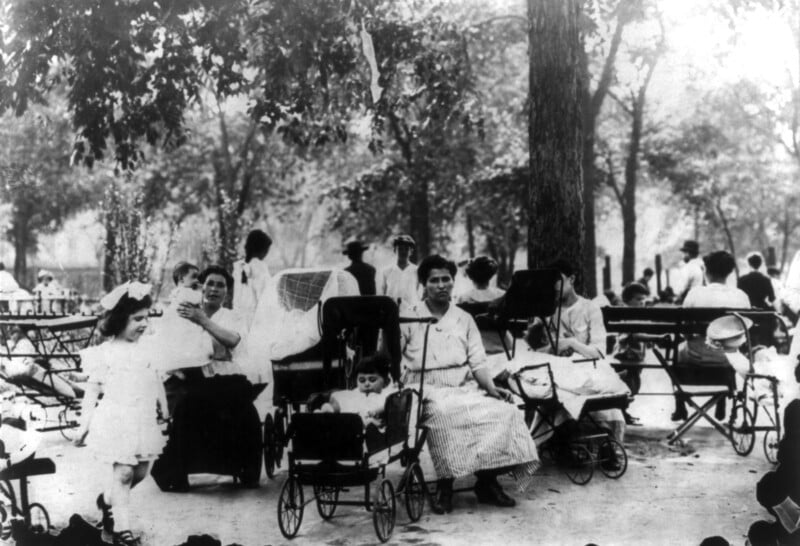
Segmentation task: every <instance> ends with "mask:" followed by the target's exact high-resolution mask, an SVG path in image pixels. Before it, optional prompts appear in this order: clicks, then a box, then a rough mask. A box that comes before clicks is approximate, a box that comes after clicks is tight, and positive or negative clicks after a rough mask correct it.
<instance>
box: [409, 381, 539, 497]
mask: <svg viewBox="0 0 800 546" xmlns="http://www.w3.org/2000/svg"><path fill="white" fill-rule="evenodd" d="M436 375H437V374H435V373H433V374H430V375H428V374H427V373H426V378H425V379H426V380H425V402H424V406H423V412H422V419H423V422H422V424H423V425H424V426H426V427H427V428H428V448H429V450H430V454H431V459H432V460H433V466H434V470H435V471H436V475H437V477H438V478H440V479H441V478H459V477H462V476H467V475H469V474H473V473H474V472H476V471H478V470H491V469H494V468H504V467H510V468H511V474H512V476H514V478H515V479H516V480H517V482H518V485H519V488H520V490H523V489H525V488H527V487H528V485H529V484H530V482H531V479H532V476H533V474H534V473H535V472H536V470H537V469H538V468H539V466H540V463H539V457H538V455H537V453H536V445H535V444H534V442H533V439H532V438H531V435H530V432H528V428H527V427H526V426H525V421H524V419H523V414H522V412H521V411H520V410H519V409H518V408H517V407H516V406H515V405H513V404H508V403H506V402H503V401H501V400H497V399H495V398H490V397H488V396H487V395H486V394H485V393H484V392H483V391H482V390H480V389H479V388H478V387H477V384H476V383H475V382H474V381H471V382H468V383H466V384H465V385H462V386H459V387H442V386H435V385H431V384H430V383H429V381H430V382H433V381H431V380H434V377H435V376H436ZM410 379H411V378H410Z"/></svg>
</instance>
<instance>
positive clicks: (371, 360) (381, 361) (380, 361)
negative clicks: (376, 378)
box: [356, 352, 392, 383]
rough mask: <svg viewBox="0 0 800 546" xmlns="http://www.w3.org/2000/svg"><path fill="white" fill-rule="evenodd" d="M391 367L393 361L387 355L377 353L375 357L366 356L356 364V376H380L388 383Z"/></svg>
mask: <svg viewBox="0 0 800 546" xmlns="http://www.w3.org/2000/svg"><path fill="white" fill-rule="evenodd" d="M391 365H392V361H391V359H390V358H389V355H388V354H387V353H385V352H377V353H375V354H373V355H369V356H365V357H364V358H362V359H361V361H360V362H359V363H358V364H356V375H358V374H361V373H364V374H367V373H370V374H372V373H374V374H378V375H380V376H381V377H382V378H383V379H384V380H386V382H387V383H388V381H389V368H390V367H391Z"/></svg>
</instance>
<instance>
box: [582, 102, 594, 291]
mask: <svg viewBox="0 0 800 546" xmlns="http://www.w3.org/2000/svg"><path fill="white" fill-rule="evenodd" d="M586 95H587V96H588V93H586ZM587 102H591V101H587V100H584V104H583V107H584V108H586V107H587ZM595 119H596V114H595V113H591V114H587V113H586V112H585V111H584V116H583V133H584V137H583V165H582V166H583V224H584V227H585V229H586V235H585V237H584V241H583V244H584V253H583V263H582V267H583V273H584V282H583V288H584V292H585V293H586V295H587V296H589V297H590V298H593V297H595V296H596V295H597V260H596V255H597V241H596V238H595V226H594V224H595V220H594V217H595V214H594V188H595V168H594V132H595Z"/></svg>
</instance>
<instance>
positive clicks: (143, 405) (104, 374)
mask: <svg viewBox="0 0 800 546" xmlns="http://www.w3.org/2000/svg"><path fill="white" fill-rule="evenodd" d="M150 360H151V359H150V358H149V357H148V354H147V352H146V351H144V350H143V348H142V346H140V345H139V344H138V343H126V342H119V341H109V342H106V343H103V344H102V345H98V346H96V347H90V348H88V349H85V350H83V351H81V363H82V367H83V368H84V370H85V371H86V372H87V373H88V374H89V382H91V383H96V384H98V385H99V386H100V392H102V393H103V397H102V399H101V400H100V402H99V403H98V405H97V408H95V411H94V414H93V415H92V420H91V423H90V425H89V435H88V436H87V439H86V441H87V445H88V446H89V448H90V449H92V450H93V451H94V452H95V455H96V456H97V458H98V459H100V460H103V461H105V462H111V463H120V464H129V465H136V464H138V463H140V462H143V461H148V460H153V459H156V458H157V457H158V455H159V454H160V453H161V450H162V449H163V447H164V444H165V443H166V436H164V435H163V434H162V431H161V426H160V425H159V424H158V422H157V417H158V413H157V404H158V402H159V400H161V401H162V403H165V397H164V394H163V389H164V387H163V385H162V383H161V380H160V378H159V375H158V372H157V371H156V370H155V368H154V367H153V366H151V364H150ZM163 407H166V406H163Z"/></svg>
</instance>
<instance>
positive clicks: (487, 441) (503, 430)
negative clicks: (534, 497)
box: [401, 256, 539, 514]
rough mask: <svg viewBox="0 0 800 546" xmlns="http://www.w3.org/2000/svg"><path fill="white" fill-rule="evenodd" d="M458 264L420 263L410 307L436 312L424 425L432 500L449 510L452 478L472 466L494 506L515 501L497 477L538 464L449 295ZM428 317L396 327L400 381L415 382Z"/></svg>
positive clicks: (481, 497)
mask: <svg viewBox="0 0 800 546" xmlns="http://www.w3.org/2000/svg"><path fill="white" fill-rule="evenodd" d="M455 272H456V265H455V264H454V263H453V262H451V261H449V260H446V259H444V258H442V257H441V256H429V257H427V258H425V259H424V260H422V262H421V263H420V264H419V268H418V270H417V275H418V278H419V282H420V284H421V285H423V289H424V296H423V301H421V302H419V303H416V304H415V305H413V306H410V308H409V309H408V310H407V313H410V315H409V316H411V317H416V318H430V317H433V318H436V319H438V321H437V323H436V324H435V325H432V326H431V327H430V332H429V337H428V346H427V358H426V362H425V372H424V374H425V375H424V378H425V400H424V407H423V412H422V419H423V423H422V424H423V425H424V426H426V427H427V428H428V431H429V435H428V446H429V447H430V454H431V458H432V459H433V465H434V469H435V471H436V475H437V477H438V479H439V482H438V485H439V487H438V496H437V498H436V500H435V502H434V504H433V506H432V508H433V510H434V512H436V513H437V514H442V513H444V512H450V511H451V510H452V495H453V480H454V479H455V478H458V477H461V476H467V475H469V474H472V473H474V474H475V475H476V476H477V478H478V482H477V483H476V485H475V494H476V495H477V497H478V501H479V502H482V503H489V504H494V505H496V506H514V505H515V504H516V502H515V501H514V499H512V498H511V497H509V496H508V495H506V494H505V492H503V490H502V488H501V487H500V485H499V484H498V483H497V476H499V475H500V474H503V473H505V472H512V474H513V475H514V476H515V477H516V478H517V479H519V480H523V479H527V481H529V480H530V477H531V476H532V475H533V473H534V472H535V471H536V469H537V468H538V466H539V458H538V456H537V453H536V446H535V444H534V443H533V440H532V439H531V436H530V434H529V432H528V429H527V427H526V426H525V422H524V419H523V415H522V412H521V411H519V410H518V409H517V408H516V407H515V406H514V405H513V404H509V403H507V401H508V400H510V393H508V392H507V391H505V390H503V389H499V388H497V387H496V386H495V385H494V383H493V382H492V378H491V376H490V374H489V371H488V369H487V367H486V354H485V352H484V349H483V344H482V342H481V337H480V333H479V332H478V327H477V326H476V325H475V321H474V320H473V319H472V317H471V316H470V315H469V314H468V313H466V312H465V311H463V310H461V309H459V308H458V307H456V306H455V305H453V304H452V303H451V301H450V298H451V294H452V291H453V276H454V275H455ZM425 330H426V324H424V323H407V324H404V325H403V327H402V328H401V333H402V340H401V345H402V351H403V364H404V368H405V370H404V381H403V382H404V383H405V384H414V383H419V381H420V377H421V376H422V369H421V368H422V365H423V362H422V353H423V346H424V343H425Z"/></svg>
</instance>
